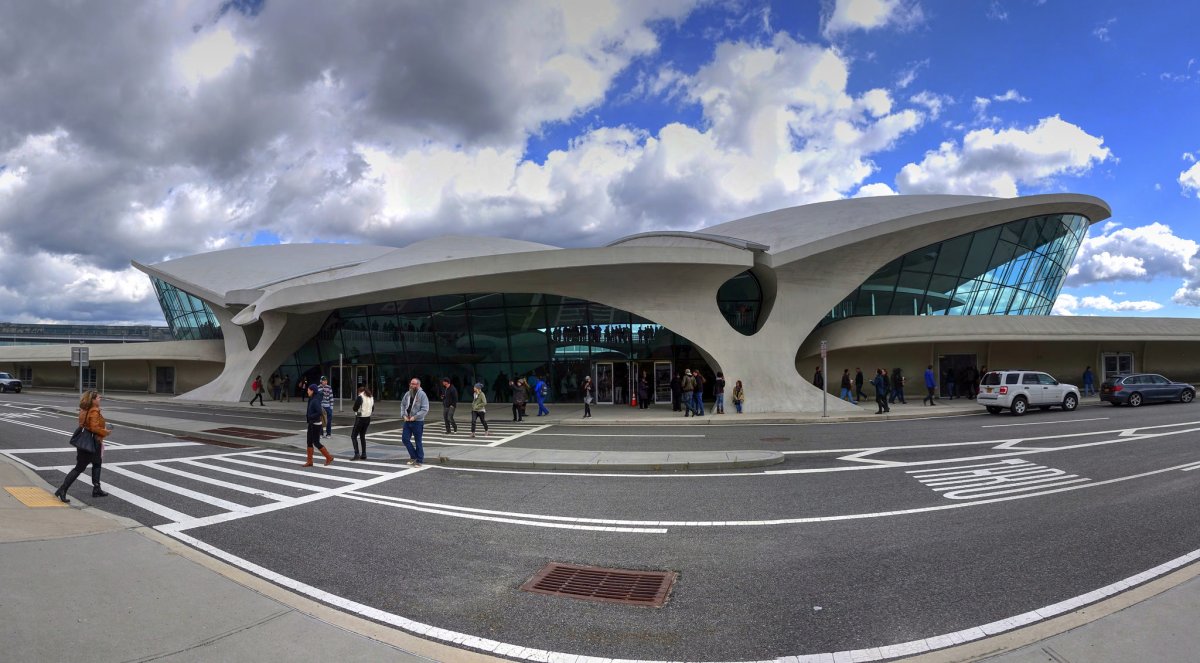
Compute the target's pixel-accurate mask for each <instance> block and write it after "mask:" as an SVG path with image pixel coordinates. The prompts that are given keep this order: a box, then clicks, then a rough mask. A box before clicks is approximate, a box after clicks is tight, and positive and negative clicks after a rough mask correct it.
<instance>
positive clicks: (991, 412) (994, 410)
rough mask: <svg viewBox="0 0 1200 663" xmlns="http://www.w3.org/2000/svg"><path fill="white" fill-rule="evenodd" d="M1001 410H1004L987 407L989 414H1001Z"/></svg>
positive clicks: (992, 406)
mask: <svg viewBox="0 0 1200 663" xmlns="http://www.w3.org/2000/svg"><path fill="white" fill-rule="evenodd" d="M1001 409H1003V408H998V407H996V406H995V405H989V406H987V411H988V414H1000V410H1001Z"/></svg>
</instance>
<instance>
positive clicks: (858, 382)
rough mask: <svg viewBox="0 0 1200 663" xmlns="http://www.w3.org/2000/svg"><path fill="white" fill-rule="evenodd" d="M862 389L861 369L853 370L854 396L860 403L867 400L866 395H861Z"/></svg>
mask: <svg viewBox="0 0 1200 663" xmlns="http://www.w3.org/2000/svg"><path fill="white" fill-rule="evenodd" d="M862 388H863V372H862V369H861V368H855V369H854V395H855V396H857V397H858V400H860V401H864V400H866V399H867V395H866V394H864V393H863V390H862Z"/></svg>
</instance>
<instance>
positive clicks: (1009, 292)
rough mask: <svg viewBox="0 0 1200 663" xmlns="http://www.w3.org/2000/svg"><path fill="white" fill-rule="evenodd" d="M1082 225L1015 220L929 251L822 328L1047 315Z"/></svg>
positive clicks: (873, 283) (880, 274)
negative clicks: (907, 319)
mask: <svg viewBox="0 0 1200 663" xmlns="http://www.w3.org/2000/svg"><path fill="white" fill-rule="evenodd" d="M1087 227H1088V220H1087V219H1086V218H1085V217H1082V216H1079V215H1075V214H1053V215H1050V216H1039V217H1035V218H1032V219H1020V220H1018V221H1013V222H1011V223H1006V224H1004V225H1002V226H994V227H992V228H986V229H984V230H980V231H978V232H975V233H971V234H968V235H962V236H959V237H955V238H953V239H948V240H946V241H943V242H938V243H937V244H931V245H929V246H926V247H924V248H921V249H918V250H916V251H913V252H911V253H909V254H907V255H905V256H902V257H900V258H897V259H896V260H893V261H891V262H889V263H888V264H886V265H884V266H883V267H881V268H880V269H879V270H878V271H877V272H875V273H874V274H872V275H871V276H870V277H869V278H868V279H867V280H866V281H864V282H863V284H862V285H861V286H859V288H858V289H857V290H855V291H854V292H852V293H850V294H849V295H847V296H846V298H845V299H844V300H842V301H841V302H840V303H839V304H838V305H837V306H834V307H833V309H832V310H831V311H830V312H829V314H828V315H827V316H825V319H824V320H823V321H822V323H821V324H829V323H831V322H835V321H837V320H841V319H843V318H850V317H855V316H863V315H1046V314H1048V313H1049V312H1050V309H1051V308H1052V307H1053V305H1054V300H1055V299H1056V298H1057V297H1058V292H1059V290H1060V289H1061V288H1062V282H1063V279H1064V278H1065V277H1066V274H1067V270H1068V269H1070V267H1071V262H1072V261H1073V260H1074V259H1075V253H1076V252H1077V251H1078V250H1079V244H1080V242H1082V241H1083V236H1084V234H1085V233H1086V232H1087Z"/></svg>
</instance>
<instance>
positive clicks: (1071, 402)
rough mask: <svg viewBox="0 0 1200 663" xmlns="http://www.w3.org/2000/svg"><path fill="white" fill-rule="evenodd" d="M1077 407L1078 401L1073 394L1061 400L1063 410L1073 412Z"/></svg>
mask: <svg viewBox="0 0 1200 663" xmlns="http://www.w3.org/2000/svg"><path fill="white" fill-rule="evenodd" d="M1077 407H1079V399H1078V398H1076V397H1075V394H1067V397H1066V398H1064V399H1063V410H1064V411H1066V412H1074V411H1075V408H1077Z"/></svg>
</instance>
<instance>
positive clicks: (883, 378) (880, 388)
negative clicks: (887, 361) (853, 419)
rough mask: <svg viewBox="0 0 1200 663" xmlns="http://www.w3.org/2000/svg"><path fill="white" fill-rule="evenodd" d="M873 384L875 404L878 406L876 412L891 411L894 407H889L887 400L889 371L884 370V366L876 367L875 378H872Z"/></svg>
mask: <svg viewBox="0 0 1200 663" xmlns="http://www.w3.org/2000/svg"><path fill="white" fill-rule="evenodd" d="M871 385H872V386H874V387H875V405H876V407H877V409H876V410H875V414H883V413H884V412H891V411H892V409H891V408H890V407H888V402H887V393H888V380H887V371H885V370H883V369H882V368H877V369H875V379H874V380H871Z"/></svg>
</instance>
